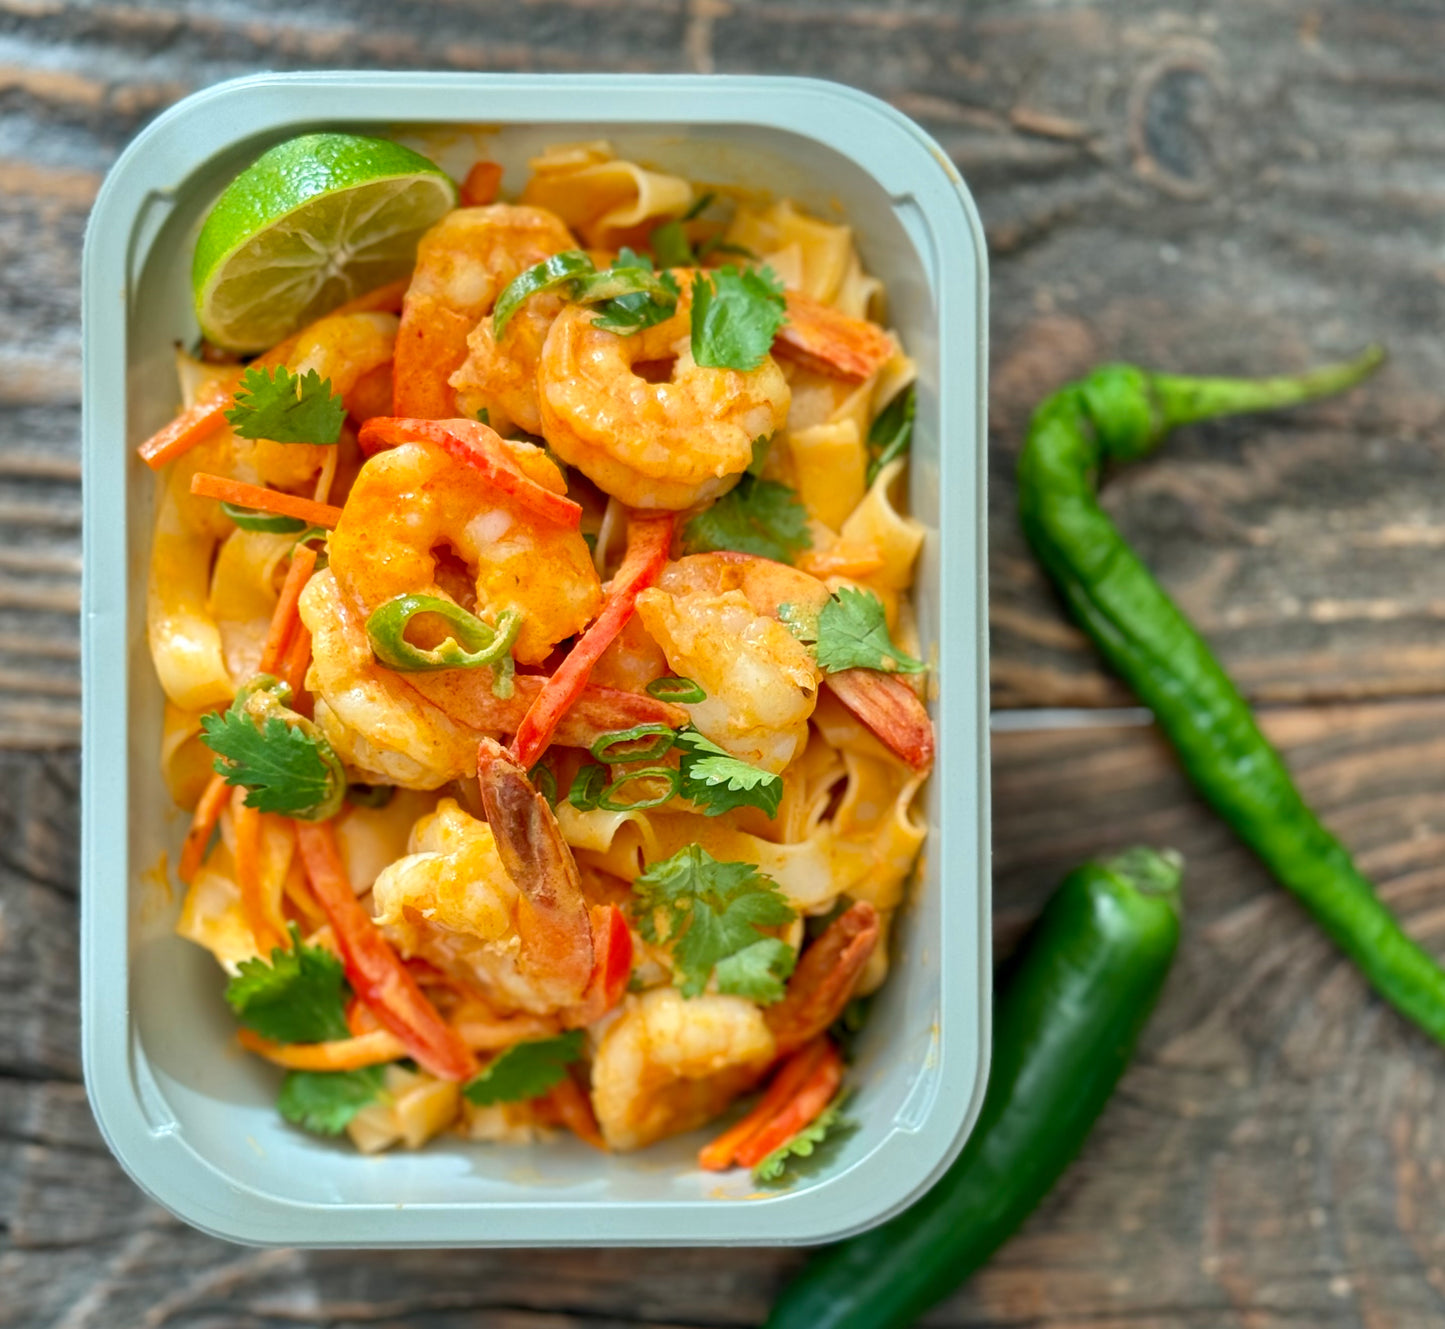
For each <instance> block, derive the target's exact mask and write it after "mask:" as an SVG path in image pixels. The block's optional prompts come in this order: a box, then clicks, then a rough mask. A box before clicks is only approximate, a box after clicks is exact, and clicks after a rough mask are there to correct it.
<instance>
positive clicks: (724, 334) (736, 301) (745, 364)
mask: <svg viewBox="0 0 1445 1329" xmlns="http://www.w3.org/2000/svg"><path fill="white" fill-rule="evenodd" d="M787 310H788V306H787V302H786V300H784V298H783V283H782V282H781V281H779V280H778V277H777V274H776V273H774V272H773V270H772V269H771V268H769V267H767V266H766V265H764V266H762V267H758V268H743V269H741V270H739V269H738V268H735V267H733V266H731V265H728V266H726V267H721V268H717V269H715V270H713V271H710V272H699V273H698V274H697V275H696V276H695V277H694V278H693V280H692V358H693V359H694V360H695V361H697V363H698V364H700V365H703V366H705V367H707V368H709V369H739V370H743V371H747V370H752V369H756V368H757V367H758V366H759V365H760V364H762V362H763V357H764V356H766V355H767V353H768V351H769V350H770V349H771V348H772V345H773V338H774V337H775V336H777V332H778V329H779V328H781V327H782V326H783V323H784V321H785V320H786V318H787V316H788V313H787Z"/></svg>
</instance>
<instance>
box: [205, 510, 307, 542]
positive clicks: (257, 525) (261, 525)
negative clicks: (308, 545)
mask: <svg viewBox="0 0 1445 1329" xmlns="http://www.w3.org/2000/svg"><path fill="white" fill-rule="evenodd" d="M221 511H222V512H224V513H225V514H226V516H228V517H229V518H230V519H231V520H232V521H233V522H235V523H236V525H237V526H239V527H240V528H241V529H242V530H243V531H265V532H266V533H267V534H268V535H290V534H292V532H294V531H304V530H305V529H306V523H305V522H304V521H302V520H301V519H300V518H299V517H283V516H281V515H280V514H279V513H275V512H259V511H257V510H256V509H255V508H243V507H241V506H240V504H238V503H222V504H221ZM318 529H319V528H318Z"/></svg>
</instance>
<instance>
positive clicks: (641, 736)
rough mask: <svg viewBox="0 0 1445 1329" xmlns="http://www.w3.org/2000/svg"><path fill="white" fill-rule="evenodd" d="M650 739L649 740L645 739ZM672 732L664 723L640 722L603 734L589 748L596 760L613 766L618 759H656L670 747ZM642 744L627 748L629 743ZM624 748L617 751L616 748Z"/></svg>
mask: <svg viewBox="0 0 1445 1329" xmlns="http://www.w3.org/2000/svg"><path fill="white" fill-rule="evenodd" d="M647 739H651V740H652V741H651V742H645V740H647ZM672 740H673V732H672V730H671V729H669V728H668V727H667V726H666V725H665V724H640V725H636V726H634V727H633V728H631V729H618V730H614V731H613V732H612V733H610V734H603V735H602V737H601V738H599V739H598V740H597V741H596V742H595V743H594V744H593V745H592V748H591V752H592V755H593V756H594V757H596V758H597V760H598V761H601V762H605V763H606V764H607V765H609V766H615V765H616V764H617V763H618V762H620V761H656V760H657V758H658V757H660V756H662V754H663V753H664V752H667V751H669V750H670V749H671V747H672ZM633 743H638V744H643V746H641V747H637V748H632V749H628V745H629V744H633ZM619 748H621V749H625V750H624V751H618V749H619Z"/></svg>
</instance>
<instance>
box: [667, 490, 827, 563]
mask: <svg viewBox="0 0 1445 1329" xmlns="http://www.w3.org/2000/svg"><path fill="white" fill-rule="evenodd" d="M682 542H683V547H684V549H685V550H686V552H687V553H689V554H704V553H707V552H708V551H709V550H713V549H736V550H737V551H738V552H739V553H742V554H757V555H759V556H760V557H762V558H771V559H773V560H775V561H776V562H779V563H791V562H792V561H793V558H794V556H795V555H796V554H797V553H798V552H799V551H800V550H803V549H810V548H812V545H813V537H812V536H811V535H810V534H809V533H808V510H807V509H806V508H805V507H804V506H803V505H802V503H800V502H799V501H798V496H797V494H796V493H794V492H793V490H791V489H789V488H788V486H787V485H784V484H779V483H778V482H777V481H776V480H759V479H757V478H756V477H754V476H751V475H744V476H743V478H742V479H741V480H739V481H738V483H737V485H736V486H735V487H734V488H732V489H730V490H728V492H727V493H726V494H724V495H723V496H722V497H721V498H720V499H718V501H717V502H716V503H714V504H713V505H712V507H710V508H707V509H705V510H704V511H702V512H699V513H698V514H697V516H696V517H693V518H692V520H690V521H689V522H688V523H687V525H686V526H684V527H683V529H682Z"/></svg>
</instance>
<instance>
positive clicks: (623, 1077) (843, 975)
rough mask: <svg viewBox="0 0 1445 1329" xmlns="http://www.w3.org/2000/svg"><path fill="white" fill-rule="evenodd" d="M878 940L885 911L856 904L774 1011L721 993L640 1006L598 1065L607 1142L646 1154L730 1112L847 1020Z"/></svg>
mask: <svg viewBox="0 0 1445 1329" xmlns="http://www.w3.org/2000/svg"><path fill="white" fill-rule="evenodd" d="M877 938H878V913H877V911H876V910H875V909H874V908H873V906H872V905H870V904H865V903H858V904H854V905H852V906H851V907H850V908H848V909H847V910H845V911H844V912H843V913H842V914H840V915H839V916H838V917H837V918H836V919H834V921H833V922H832V923H831V924H829V926H828V928H827V929H826V930H825V931H824V933H823V935H822V936H821V937H819V938H818V939H817V940H816V941H814V942H813V943H812V944H811V945H810V946H808V947H807V948H806V949H805V950H804V951H803V954H802V956H801V957H800V959H799V961H798V964H797V967H796V968H795V969H794V971H793V975H792V977H791V978H790V979H789V980H788V986H787V991H786V993H785V994H784V996H783V999H782V1000H781V1001H779V1002H777V1003H775V1004H774V1005H772V1006H767V1007H762V1008H760V1007H758V1006H755V1005H754V1004H753V1003H752V1002H750V1001H746V1000H744V999H743V998H741V997H731V996H725V995H717V994H708V995H704V996H701V997H693V998H691V999H688V998H684V997H683V996H682V995H681V993H679V992H678V991H677V989H676V988H672V987H663V988H653V989H652V990H651V991H649V992H646V993H643V994H642V996H641V997H639V998H636V999H635V1000H633V1001H632V1002H631V1003H630V1004H629V1005H628V1006H627V1007H626V1008H625V1009H624V1010H623V1012H622V1014H621V1015H620V1016H619V1017H618V1018H617V1020H616V1021H615V1022H614V1023H613V1024H611V1025H610V1026H608V1029H607V1032H606V1033H605V1034H603V1036H602V1042H601V1045H600V1046H599V1047H598V1049H597V1056H596V1059H595V1060H594V1061H593V1063H592V1105H593V1108H594V1110H595V1111H596V1113H597V1121H598V1124H599V1125H600V1126H601V1128H602V1134H603V1137H604V1138H605V1139H606V1141H607V1143H608V1144H609V1145H610V1146H611V1147H612V1148H614V1149H640V1148H642V1147H643V1146H644V1145H648V1144H651V1143H652V1142H653V1141H655V1140H660V1139H662V1138H663V1137H665V1136H668V1135H676V1134H678V1133H680V1132H682V1131H689V1130H692V1129H693V1128H694V1127H697V1126H701V1125H704V1124H705V1123H706V1122H709V1121H711V1120H712V1119H713V1118H714V1117H717V1116H718V1115H720V1114H721V1113H723V1112H724V1111H726V1110H727V1108H728V1106H729V1105H730V1104H731V1103H732V1102H733V1100H734V1099H735V1098H737V1097H738V1095H739V1094H743V1093H746V1092H747V1091H748V1090H750V1089H752V1088H754V1087H755V1086H756V1085H757V1084H758V1083H759V1082H760V1081H761V1080H762V1078H763V1077H764V1076H765V1075H766V1074H767V1071H768V1069H769V1067H771V1066H772V1065H773V1064H774V1063H775V1062H777V1061H778V1060H779V1059H781V1058H783V1057H786V1056H788V1055H789V1054H790V1053H792V1052H795V1051H797V1050H798V1049H799V1048H801V1047H802V1046H803V1045H804V1044H806V1043H809V1042H811V1041H812V1040H813V1039H814V1038H816V1037H817V1036H818V1035H819V1034H821V1033H822V1032H823V1031H824V1030H825V1029H827V1027H828V1026H829V1025H830V1024H832V1022H833V1021H834V1020H835V1019H837V1018H838V1016H839V1014H841V1012H842V1010H843V1007H844V1006H845V1005H846V1004H847V1002H848V999H849V998H850V997H851V996H852V994H853V990H854V988H855V987H856V986H857V983H858V978H859V975H860V974H861V973H862V972H863V968H864V966H865V965H866V964H867V962H868V957H869V956H870V955H871V954H872V952H873V948H874V946H875V944H876V942H877Z"/></svg>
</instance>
